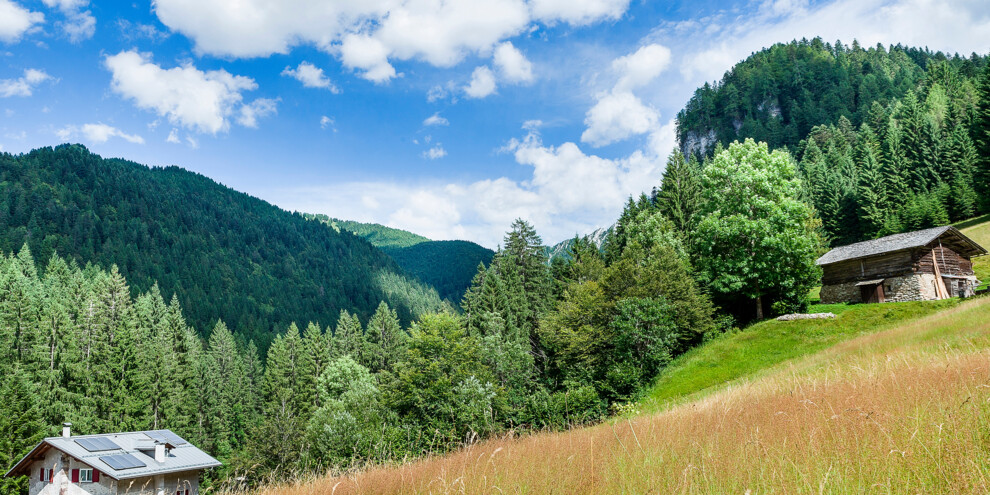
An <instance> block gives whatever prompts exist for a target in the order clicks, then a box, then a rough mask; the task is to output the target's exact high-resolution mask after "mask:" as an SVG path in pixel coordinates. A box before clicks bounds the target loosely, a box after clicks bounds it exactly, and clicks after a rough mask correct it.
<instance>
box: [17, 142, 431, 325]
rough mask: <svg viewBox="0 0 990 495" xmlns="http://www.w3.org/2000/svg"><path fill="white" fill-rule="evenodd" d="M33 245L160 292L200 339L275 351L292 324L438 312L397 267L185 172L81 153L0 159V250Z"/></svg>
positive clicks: (340, 236)
mask: <svg viewBox="0 0 990 495" xmlns="http://www.w3.org/2000/svg"><path fill="white" fill-rule="evenodd" d="M25 243H27V245H28V246H30V248H31V251H32V252H33V253H34V256H35V257H36V258H37V259H38V260H42V261H43V262H44V261H47V260H48V259H49V258H50V257H52V255H53V254H55V253H56V252H57V253H58V254H59V255H61V256H63V257H65V258H67V259H68V260H71V261H74V262H76V263H78V264H79V265H80V266H85V265H86V264H88V263H95V264H98V265H100V266H104V267H109V266H111V265H113V264H116V265H117V266H118V267H119V268H120V271H121V273H122V274H124V276H126V277H127V280H128V281H129V282H130V285H131V288H132V290H134V292H135V293H139V292H144V291H147V290H148V289H149V288H150V287H151V286H152V284H153V283H154V282H155V281H157V282H158V284H159V286H160V287H161V290H162V292H163V293H164V294H165V295H166V297H169V296H170V295H171V294H173V293H174V294H176V295H177V296H178V298H179V302H180V303H181V304H182V307H183V308H184V310H185V314H186V316H187V318H188V319H189V321H190V323H192V324H193V325H194V326H195V327H196V328H197V329H198V330H199V331H200V332H205V331H206V330H208V329H209V328H212V326H213V324H214V323H216V320H217V319H218V318H220V319H223V320H224V321H225V322H226V323H227V324H228V325H229V326H230V327H231V328H232V329H233V330H234V331H235V332H237V333H240V334H243V335H249V336H256V337H257V338H258V340H259V341H260V342H262V343H264V342H267V340H268V339H269V338H270V335H271V334H272V332H273V331H284V329H285V328H286V327H288V325H289V324H290V323H291V322H293V321H298V322H305V321H314V322H316V321H318V322H321V323H322V324H324V325H328V324H333V323H334V322H335V321H336V319H337V316H338V314H339V313H340V311H341V310H342V309H347V310H350V311H353V312H355V313H356V314H358V315H360V316H361V318H362V319H366V318H368V317H370V316H371V314H372V313H373V312H374V311H375V308H376V307H377V306H378V304H379V303H380V302H381V301H383V300H385V301H388V302H389V304H390V305H392V306H393V307H395V308H396V309H397V311H398V313H399V315H400V317H401V318H402V320H403V321H406V322H408V321H410V320H411V319H412V318H413V317H414V316H416V315H417V314H419V313H420V312H423V311H425V310H427V309H435V308H438V307H439V305H440V300H439V298H438V297H437V295H436V293H435V292H433V291H432V290H431V289H428V288H425V287H422V286H420V285H419V284H418V283H417V282H415V281H413V280H408V279H406V278H404V276H403V275H401V273H402V272H401V269H400V268H399V267H398V265H396V264H395V262H394V261H392V260H391V259H390V258H389V257H387V256H385V255H384V254H383V253H381V251H379V250H378V249H376V248H375V247H374V246H372V245H371V244H369V243H368V242H366V241H365V240H364V239H362V238H360V237H358V236H354V235H352V234H350V233H348V232H337V231H335V230H333V229H330V228H327V227H326V226H324V225H322V224H319V223H316V222H310V221H307V220H306V219H305V218H303V217H302V215H299V214H294V213H290V212H287V211H284V210H281V209H279V208H277V207H275V206H273V205H271V204H269V203H267V202H265V201H262V200H260V199H257V198H254V197H251V196H249V195H247V194H244V193H240V192H237V191H234V190H232V189H230V188H228V187H225V186H223V185H221V184H218V183H216V182H214V181H213V180H210V179H209V178H206V177H204V176H202V175H200V174H196V173H193V172H189V171H187V170H183V169H181V168H178V167H166V168H149V167H146V166H143V165H139V164H137V163H133V162H129V161H125V160H120V159H104V158H101V157H99V156H97V155H95V154H93V153H91V152H89V151H88V150H87V149H86V148H85V147H83V146H81V145H63V146H58V147H56V148H54V149H52V148H41V149H38V150H35V151H32V152H30V153H27V154H23V155H11V154H9V153H4V154H2V155H0V250H2V251H4V252H16V251H18V250H20V248H21V246H22V245H24V244H25Z"/></svg>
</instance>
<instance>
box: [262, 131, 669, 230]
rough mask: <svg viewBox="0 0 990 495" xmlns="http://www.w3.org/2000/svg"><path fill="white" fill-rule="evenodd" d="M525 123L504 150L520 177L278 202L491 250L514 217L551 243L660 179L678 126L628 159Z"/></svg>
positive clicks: (306, 192)
mask: <svg viewBox="0 0 990 495" xmlns="http://www.w3.org/2000/svg"><path fill="white" fill-rule="evenodd" d="M536 127H537V126H536V125H534V124H532V123H531V125H529V126H528V131H527V132H526V134H525V136H524V137H522V138H519V139H513V140H511V141H510V142H509V144H508V145H507V146H506V150H507V151H508V152H509V154H510V156H512V157H513V159H514V160H515V161H516V162H517V163H518V164H520V165H524V166H526V167H527V168H530V170H531V174H530V175H528V176H527V177H526V178H525V179H523V180H512V179H509V178H507V177H500V178H496V179H484V180H479V181H475V182H467V183H447V182H438V183H429V182H425V183H419V184H409V183H408V182H402V183H398V182H395V183H393V182H376V183H344V184H334V185H329V186H309V187H304V188H293V189H286V190H283V191H281V192H280V193H278V194H276V195H275V196H276V197H274V198H272V199H273V200H274V201H276V202H277V203H278V204H280V205H282V206H283V207H286V208H289V209H295V210H299V211H313V212H320V213H327V214H330V215H334V216H336V217H340V218H352V219H355V220H358V221H373V222H378V223H383V224H385V225H389V226H392V227H397V228H403V229H408V230H411V231H413V232H416V233H419V234H422V235H426V236H427V237H430V238H431V239H471V240H474V241H476V242H479V243H482V244H484V245H486V246H489V247H495V246H497V245H498V244H499V243H500V242H501V238H502V234H503V233H504V232H505V231H506V230H507V229H508V227H509V225H510V224H511V223H512V221H513V220H514V219H516V218H523V219H526V220H528V221H530V222H533V223H534V225H535V226H536V227H537V229H538V230H539V232H540V233H541V234H542V235H544V239H545V240H546V241H547V242H557V241H560V240H563V239H566V238H568V237H571V236H573V235H574V234H575V233H586V232H590V231H592V230H594V229H595V228H597V227H600V226H602V225H608V224H610V223H612V222H613V221H615V218H616V217H617V216H618V215H619V213H620V212H621V211H622V205H623V203H624V201H625V199H626V198H627V197H628V196H629V195H633V194H639V193H640V192H642V191H643V190H644V189H648V188H649V187H650V186H652V185H653V184H655V183H656V181H657V180H659V177H660V175H661V173H662V171H663V166H664V164H665V163H666V156H667V154H668V153H670V150H671V149H672V148H673V146H674V143H675V141H676V138H675V133H674V129H675V124H674V122H673V121H671V122H668V123H666V124H664V125H662V126H658V127H657V128H655V129H654V130H653V131H652V132H651V133H650V138H649V139H648V141H649V143H650V146H647V147H645V148H644V149H643V150H640V151H635V152H633V153H631V154H630V155H628V156H626V157H623V158H616V159H610V158H604V157H600V156H595V155H592V154H588V153H585V152H584V151H582V150H581V148H580V146H579V145H577V144H575V143H570V142H568V143H564V144H561V145H558V146H553V145H545V144H544V143H543V141H542V138H541V137H540V135H539V133H538V132H537V130H536Z"/></svg>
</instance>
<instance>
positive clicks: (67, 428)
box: [62, 423, 72, 438]
mask: <svg viewBox="0 0 990 495" xmlns="http://www.w3.org/2000/svg"><path fill="white" fill-rule="evenodd" d="M71 436H72V423H62V438H69V437H71Z"/></svg>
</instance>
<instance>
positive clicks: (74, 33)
mask: <svg viewBox="0 0 990 495" xmlns="http://www.w3.org/2000/svg"><path fill="white" fill-rule="evenodd" d="M43 2H44V3H45V5H47V6H48V8H52V9H58V10H59V11H60V12H61V13H62V14H63V15H64V16H65V20H64V21H59V22H58V26H59V27H61V28H62V31H63V32H64V33H65V35H66V36H67V37H68V38H69V41H71V42H73V43H78V42H80V41H83V40H87V39H89V38H92V37H93V34H94V33H96V18H95V17H93V14H92V13H91V12H90V11H88V10H83V9H85V8H86V7H87V6H88V5H89V0H43Z"/></svg>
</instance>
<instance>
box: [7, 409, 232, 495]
mask: <svg viewBox="0 0 990 495" xmlns="http://www.w3.org/2000/svg"><path fill="white" fill-rule="evenodd" d="M71 426H72V425H70V424H69V423H66V424H65V425H64V426H63V428H62V436H61V437H50V438H46V439H44V440H43V441H42V442H41V443H39V444H38V446H37V447H35V448H34V449H33V450H32V451H31V452H30V453H29V454H28V455H26V456H24V458H23V459H21V460H20V461H19V462H18V463H17V464H15V465H14V467H13V468H11V469H10V471H8V472H7V474H5V475H4V476H5V477H16V476H22V475H27V476H28V477H29V479H30V480H31V481H30V489H29V493H30V495H38V494H42V495H115V494H125V493H128V494H129V493H134V494H153V495H172V494H175V495H193V494H196V493H198V492H199V473H200V471H202V470H203V469H208V468H213V467H217V466H220V462H219V461H217V460H216V459H214V458H213V457H210V456H209V455H208V454H207V453H205V452H203V451H202V450H199V449H198V448H196V447H195V446H194V445H192V444H190V443H189V442H186V441H185V440H183V439H182V438H180V437H179V436H178V435H176V434H175V433H172V432H171V431H169V430H155V431H135V432H130V433H110V434H105V435H77V436H72V434H71V432H70V428H71Z"/></svg>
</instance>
